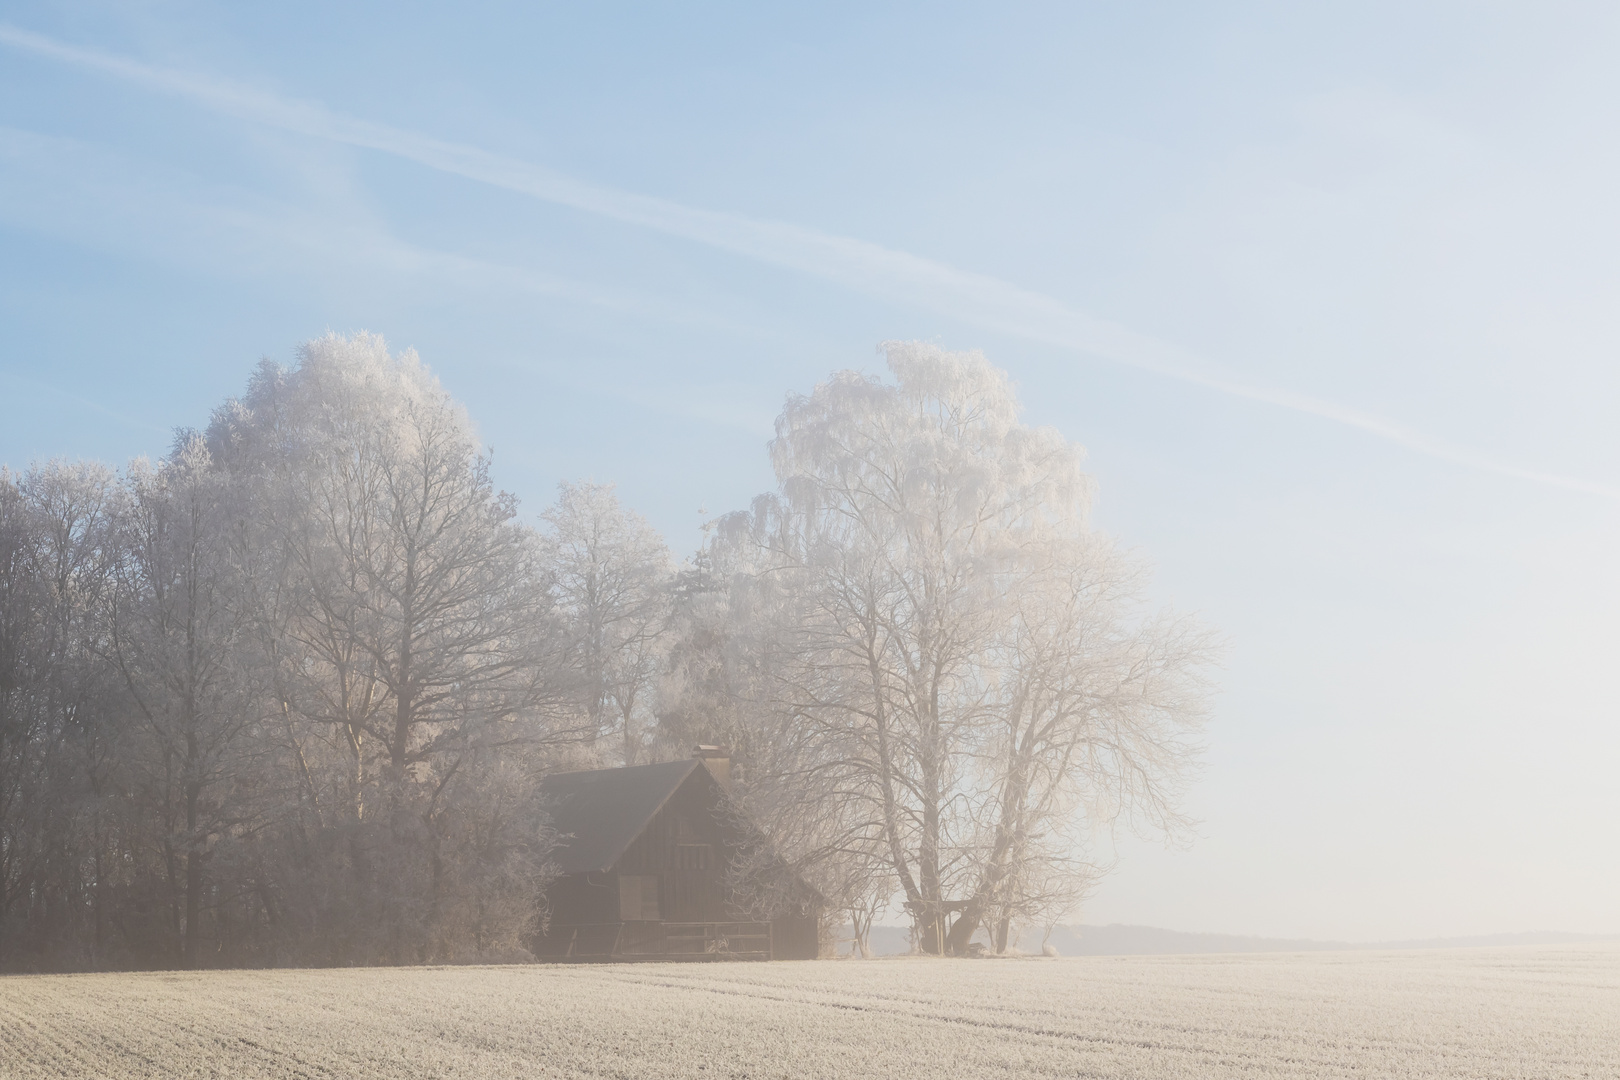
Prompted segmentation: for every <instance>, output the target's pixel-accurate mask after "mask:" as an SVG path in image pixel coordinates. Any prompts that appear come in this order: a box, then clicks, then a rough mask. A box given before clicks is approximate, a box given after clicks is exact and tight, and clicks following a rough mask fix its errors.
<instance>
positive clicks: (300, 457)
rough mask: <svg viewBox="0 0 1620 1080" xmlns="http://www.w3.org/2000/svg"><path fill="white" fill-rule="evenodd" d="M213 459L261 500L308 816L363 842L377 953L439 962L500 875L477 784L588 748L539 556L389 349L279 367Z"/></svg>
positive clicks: (326, 355)
mask: <svg viewBox="0 0 1620 1080" xmlns="http://www.w3.org/2000/svg"><path fill="white" fill-rule="evenodd" d="M211 440H212V441H213V442H214V443H215V444H216V445H218V446H220V447H222V448H224V455H223V456H224V458H225V460H226V461H227V462H228V463H229V466H230V468H231V469H232V470H233V471H234V472H235V473H236V474H238V475H239V476H241V477H242V478H243V479H242V483H243V484H244V485H247V484H249V480H248V479H247V478H249V477H251V478H252V481H251V484H252V485H253V486H255V487H256V492H255V494H254V496H253V498H254V499H255V505H256V506H257V508H258V509H257V512H256V518H257V519H258V521H259V522H260V530H261V535H260V537H259V539H258V541H257V545H258V547H259V548H260V549H262V550H264V551H266V552H268V553H269V554H268V555H267V556H266V557H265V558H264V559H263V560H262V563H261V566H262V570H263V587H262V590H261V591H262V592H263V595H264V600H263V602H261V604H260V606H259V610H260V612H261V614H262V615H263V616H264V618H265V620H266V621H265V623H264V624H263V634H264V636H265V638H266V639H267V641H268V649H269V651H270V652H271V653H272V654H273V655H274V656H275V658H276V675H275V687H276V693H277V695H278V697H279V704H280V706H281V707H282V709H283V712H284V715H285V716H286V717H288V718H289V719H290V718H293V717H296V718H297V721H298V722H293V723H290V724H289V725H288V727H287V735H286V738H285V739H284V746H285V747H286V749H287V750H288V752H289V753H290V756H291V759H292V760H293V761H294V762H295V764H296V768H297V772H298V774H299V776H300V779H301V781H302V783H303V784H304V786H305V788H306V790H307V792H308V794H307V799H306V810H305V812H306V814H307V816H310V817H312V818H313V819H314V823H315V824H316V826H317V827H331V828H334V829H336V830H338V831H339V832H340V833H341V834H343V835H344V836H345V837H346V840H345V842H344V843H343V845H342V855H341V858H340V860H339V861H341V862H343V863H344V864H345V865H347V866H348V869H349V878H350V880H349V881H346V882H344V883H342V885H343V886H344V887H345V888H347V889H348V891H349V893H350V895H351V896H352V900H351V902H350V903H349V905H348V907H349V909H350V910H351V911H375V912H376V913H377V918H375V919H366V920H364V922H365V925H366V926H367V927H369V928H371V929H372V930H375V931H376V932H377V933H382V934H385V935H386V937H387V940H386V942H383V943H380V944H376V945H371V946H363V948H362V952H363V951H364V950H365V949H373V950H375V949H382V950H383V951H385V952H386V953H387V954H388V955H391V956H394V957H395V958H396V959H404V958H406V957H407V954H408V953H414V954H416V955H424V956H425V955H429V954H432V953H434V952H435V951H436V949H437V948H438V945H436V944H435V943H436V942H439V943H442V942H443V941H444V940H445V932H446V927H447V924H448V918H447V915H446V904H447V900H446V898H447V897H448V896H449V894H450V893H451V892H452V891H453V886H454V885H456V884H459V883H462V882H464V880H465V878H466V877H467V876H468V875H472V874H475V873H477V872H480V870H479V868H478V867H477V866H474V865H470V864H469V865H465V866H463V865H459V864H458V863H457V859H458V858H459V856H460V855H461V854H463V853H464V852H463V851H462V849H460V848H458V847H456V846H455V845H453V844H451V843H450V842H449V840H448V834H447V833H446V829H447V828H448V827H449V823H450V822H451V821H452V820H453V819H454V818H455V817H456V814H457V813H458V812H459V811H462V810H467V808H466V807H465V806H463V807H460V808H459V810H458V808H455V807H453V806H452V803H453V802H454V801H455V800H456V799H457V798H461V799H463V800H465V799H469V798H477V797H481V793H482V788H481V786H480V785H479V784H477V783H471V782H469V776H468V774H467V772H466V771H465V770H468V769H469V768H470V766H472V765H473V764H474V763H476V762H487V761H494V760H497V758H498V757H499V755H500V754H501V753H502V752H508V753H509V754H510V755H513V756H521V755H522V754H524V753H525V752H527V751H528V750H530V749H532V748H533V747H535V746H537V745H542V744H545V743H547V742H548V741H553V740H557V739H567V738H571V737H575V735H576V733H574V732H571V731H569V730H566V729H565V727H564V723H563V721H564V713H565V708H566V706H567V704H568V702H569V701H570V700H571V699H572V696H573V693H574V688H573V684H574V680H573V679H572V677H571V675H570V673H569V671H568V669H567V657H566V654H565V648H566V639H565V637H564V634H563V630H562V627H561V623H560V621H559V619H558V618H557V617H556V615H555V613H554V611H553V601H552V597H551V595H550V592H549V588H548V587H549V585H550V582H551V580H552V576H553V575H552V574H551V572H550V570H549V568H548V567H546V565H545V564H544V562H543V559H542V549H541V546H540V544H539V542H538V538H537V536H536V535H535V533H534V532H533V531H532V530H529V529H527V528H525V527H523V526H522V525H520V524H519V523H518V522H517V521H516V508H515V500H514V499H513V498H512V497H510V496H508V495H506V494H504V493H501V492H497V491H496V490H495V488H494V486H493V483H492V482H491V480H490V475H489V461H488V458H487V457H486V456H484V455H482V454H481V453H480V451H479V447H478V443H477V440H476V437H475V435H474V433H473V430H472V427H471V424H470V422H469V421H468V419H467V416H466V414H465V412H464V411H463V410H462V409H461V408H460V406H459V405H457V404H456V403H455V402H454V401H453V400H452V399H451V398H450V397H449V395H448V394H446V393H445V392H444V390H443V389H442V387H440V385H439V383H438V381H437V380H436V379H434V378H433V377H432V375H431V374H430V373H429V372H428V371H427V369H426V368H425V367H424V366H423V365H422V364H421V362H420V361H419V360H418V359H417V357H416V356H415V354H414V353H410V352H406V353H403V354H400V355H392V354H390V353H389V351H388V349H387V347H386V345H385V343H384V342H383V341H382V340H381V339H380V338H377V337H374V336H369V335H359V336H357V337H355V338H349V339H345V338H340V337H337V336H334V335H328V336H327V337H325V338H322V339H318V340H316V341H313V342H310V343H308V344H307V345H305V346H304V347H303V349H302V350H301V351H300V356H299V363H298V366H297V367H296V368H294V369H292V370H290V371H288V370H281V369H277V368H275V367H273V366H262V367H261V369H260V371H259V373H258V374H257V376H256V377H255V379H254V382H253V384H252V386H251V387H250V390H249V393H248V394H247V395H246V396H245V397H244V398H243V399H242V400H241V401H240V402H238V403H233V404H232V405H231V406H230V407H228V408H226V409H222V410H221V411H220V413H219V415H218V416H217V417H216V420H215V424H214V427H213V429H212V430H211ZM492 755H495V756H494V757H492ZM339 763H340V764H339ZM334 765H336V767H334ZM531 779H532V778H531ZM507 801H508V802H510V799H509V798H508V800H507ZM468 812H470V811H468ZM534 824H535V828H533V829H530V830H529V831H530V836H531V843H529V845H528V848H529V849H530V850H529V855H530V856H533V857H535V858H537V857H538V853H539V851H540V840H539V832H538V829H539V820H538V819H535V821H534ZM316 891H319V890H316ZM306 920H307V921H310V922H315V921H321V920H320V919H319V918H318V917H317V913H315V912H310V913H307V915H306ZM366 937H367V935H366V934H365V933H364V932H360V931H357V934H356V938H355V940H356V941H363V940H364V939H365V938H366ZM345 947H346V948H347V947H349V946H345Z"/></svg>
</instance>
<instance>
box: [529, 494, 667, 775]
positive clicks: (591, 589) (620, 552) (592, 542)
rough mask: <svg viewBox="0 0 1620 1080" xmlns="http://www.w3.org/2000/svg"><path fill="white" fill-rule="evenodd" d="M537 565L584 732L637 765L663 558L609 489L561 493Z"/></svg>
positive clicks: (663, 592) (658, 640)
mask: <svg viewBox="0 0 1620 1080" xmlns="http://www.w3.org/2000/svg"><path fill="white" fill-rule="evenodd" d="M543 517H544V519H545V522H546V526H547V531H546V534H545V559H546V563H547V565H548V567H549V568H550V571H551V574H552V575H553V578H552V579H553V582H554V585H553V587H554V589H555V590H556V595H557V598H558V604H559V607H560V609H561V611H562V612H563V614H564V616H565V618H566V619H567V622H568V627H569V639H570V647H571V650H572V653H573V656H574V663H575V665H576V667H577V668H578V670H579V672H580V675H581V686H580V691H581V694H582V696H583V699H584V700H583V705H584V711H585V717H586V722H587V723H588V725H589V727H590V729H591V730H592V731H594V732H596V733H598V734H599V735H601V736H608V737H611V736H616V737H617V738H618V740H619V746H620V760H621V761H622V763H623V764H625V765H635V764H637V763H638V762H639V761H640V760H641V759H642V757H643V756H644V754H645V753H646V747H647V740H648V738H649V737H650V735H651V729H652V720H651V714H652V707H653V700H652V699H653V691H654V689H655V685H656V681H657V678H658V674H659V669H660V666H661V663H662V659H663V643H664V640H665V636H666V631H667V629H668V626H669V618H670V576H671V573H672V571H673V569H674V567H673V565H672V563H671V560H670V556H669V549H668V548H666V547H665V546H664V540H663V538H662V537H661V536H659V535H658V533H657V531H656V530H654V529H653V527H652V526H651V525H649V524H648V523H647V521H646V519H645V518H643V517H641V515H639V514H636V513H634V512H632V511H630V510H626V509H625V508H624V506H622V505H621V504H620V502H619V499H618V496H617V495H615V494H614V491H613V486H612V485H611V484H595V483H591V482H588V481H587V482H585V483H580V484H569V483H563V484H560V485H558V489H557V501H556V503H555V504H553V505H552V506H551V507H550V508H549V509H548V510H546V512H545V514H544V515H543Z"/></svg>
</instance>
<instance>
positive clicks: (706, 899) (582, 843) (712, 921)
mask: <svg viewBox="0 0 1620 1080" xmlns="http://www.w3.org/2000/svg"><path fill="white" fill-rule="evenodd" d="M729 783H730V761H729V759H728V758H727V756H725V755H724V753H723V752H722V751H719V750H718V748H715V747H699V748H698V756H695V757H692V758H689V759H687V760H685V761H666V762H662V763H660V764H657V765H635V766H631V767H629V768H622V769H597V770H594V771H591V772H570V773H556V774H553V775H551V776H548V777H546V778H545V780H544V781H542V790H543V791H544V792H545V794H546V796H547V798H548V799H549V800H550V801H551V803H552V806H551V814H552V824H553V826H554V827H555V828H556V830H557V832H558V835H559V838H560V842H559V845H558V847H557V849H556V850H555V851H553V852H552V854H551V860H552V861H553V862H554V863H555V864H556V865H557V866H558V868H559V869H560V870H561V876H560V877H558V878H557V879H556V880H555V881H554V882H553V883H552V884H551V887H550V888H549V889H547V891H546V899H547V902H548V904H549V907H550V921H549V923H548V926H547V929H546V932H545V934H544V935H543V936H541V937H540V938H539V939H538V941H537V943H536V947H535V949H534V952H535V955H536V956H537V957H539V958H540V959H542V960H572V961H587V960H597V961H606V960H614V961H618V960H721V959H746V960H813V959H815V957H816V955H817V951H818V947H819V941H820V938H819V928H820V917H821V898H820V897H819V896H818V895H817V894H816V893H815V892H814V890H812V889H809V888H808V887H807V886H805V885H804V884H803V883H802V882H800V881H798V879H797V878H796V877H793V875H792V874H791V872H790V871H789V870H788V869H787V867H786V866H785V865H782V864H780V863H777V864H775V866H774V867H773V868H772V871H771V872H772V873H775V874H779V875H785V877H783V878H782V879H781V880H779V881H777V882H776V884H777V885H778V886H780V885H782V884H783V883H784V882H785V884H786V885H787V887H786V888H785V889H784V888H780V887H779V888H777V889H776V890H775V894H777V895H782V896H785V897H787V898H788V899H787V901H786V902H784V903H781V904H778V905H777V908H778V910H776V911H775V912H773V915H774V917H772V918H770V919H768V920H765V921H762V920H761V919H760V918H759V917H758V916H757V914H756V916H755V917H752V918H750V917H748V916H747V915H746V914H745V913H744V912H743V911H742V910H740V909H739V908H737V907H736V906H735V905H734V904H733V903H732V902H731V901H732V896H731V892H730V890H729V889H728V883H727V871H728V869H731V868H732V867H734V866H736V865H737V861H738V859H739V858H740V852H741V851H742V850H743V845H745V844H746V843H748V841H749V840H750V834H749V830H748V829H747V828H746V827H745V825H744V824H743V823H742V822H740V821H739V820H737V819H736V818H735V817H734V812H733V811H731V810H730V808H729V807H728V805H727V799H726V790H727V788H728V786H729Z"/></svg>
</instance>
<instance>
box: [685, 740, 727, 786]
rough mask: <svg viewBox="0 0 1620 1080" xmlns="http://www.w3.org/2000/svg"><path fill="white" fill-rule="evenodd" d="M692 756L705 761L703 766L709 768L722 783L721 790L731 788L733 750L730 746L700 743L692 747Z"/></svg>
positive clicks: (717, 780)
mask: <svg viewBox="0 0 1620 1080" xmlns="http://www.w3.org/2000/svg"><path fill="white" fill-rule="evenodd" d="M692 756H693V757H695V758H697V759H698V760H699V761H701V762H703V767H704V768H706V769H708V770H709V774H710V775H711V776H713V777H714V779H715V781H716V782H717V783H718V784H719V785H720V790H722V791H726V792H729V791H730V790H731V750H730V749H729V748H728V747H724V746H705V745H703V744H702V743H699V744H698V745H696V746H694V747H692Z"/></svg>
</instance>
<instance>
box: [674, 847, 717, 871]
mask: <svg viewBox="0 0 1620 1080" xmlns="http://www.w3.org/2000/svg"><path fill="white" fill-rule="evenodd" d="M675 869H677V870H712V869H714V847H713V846H712V845H710V844H676V845H675Z"/></svg>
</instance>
